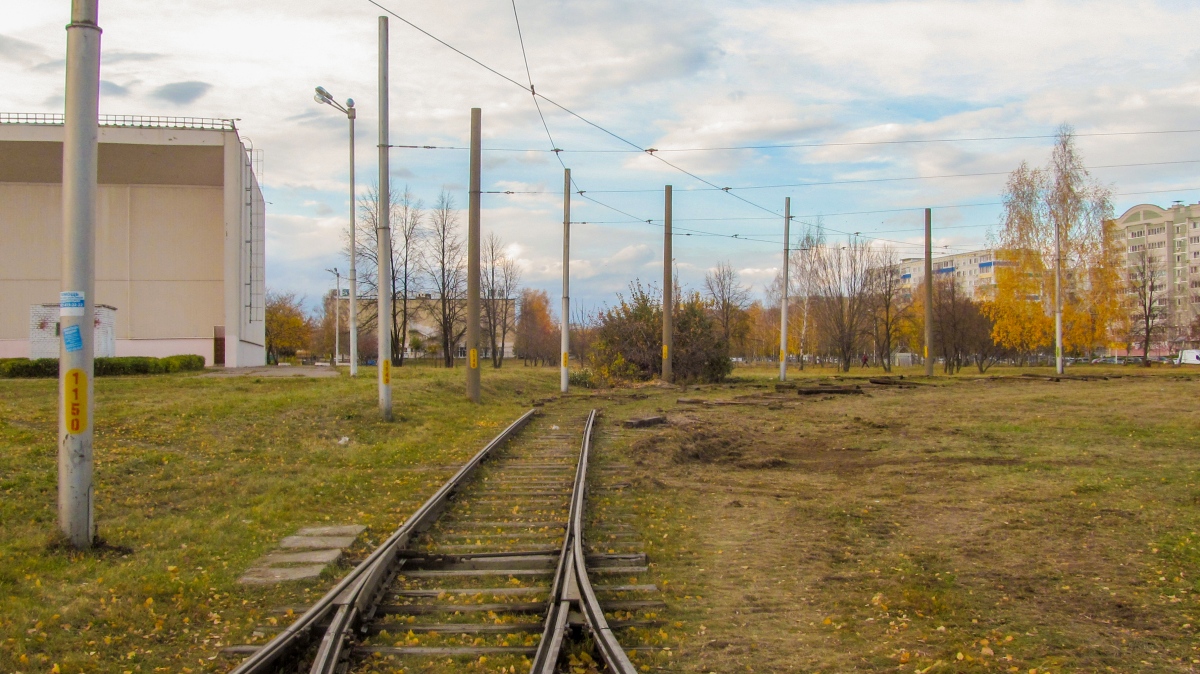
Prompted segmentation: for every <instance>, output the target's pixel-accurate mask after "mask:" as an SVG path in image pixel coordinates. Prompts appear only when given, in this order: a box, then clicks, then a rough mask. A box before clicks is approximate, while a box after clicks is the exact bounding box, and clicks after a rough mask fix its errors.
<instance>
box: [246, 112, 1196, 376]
mask: <svg viewBox="0 0 1200 674" xmlns="http://www.w3.org/2000/svg"><path fill="white" fill-rule="evenodd" d="M1111 197H1112V193H1111V190H1110V189H1109V188H1108V187H1106V186H1103V185H1100V184H1099V183H1098V182H1096V181H1095V180H1093V179H1092V177H1091V176H1090V175H1089V173H1088V171H1087V169H1086V168H1085V167H1084V164H1083V160H1082V157H1081V156H1080V155H1079V153H1078V151H1077V149H1076V147H1075V142H1074V137H1073V133H1072V130H1071V129H1070V127H1068V126H1065V125H1064V126H1063V127H1061V128H1060V129H1059V133H1058V136H1057V141H1056V143H1055V146H1054V150H1053V152H1052V155H1051V158H1050V161H1049V163H1048V164H1047V165H1046V166H1045V167H1031V166H1030V165H1028V164H1027V163H1025V162H1022V163H1021V164H1020V165H1019V166H1018V167H1017V169H1016V170H1014V171H1013V172H1012V173H1011V174H1010V175H1009V177H1008V181H1007V184H1006V187H1005V192H1004V195H1003V215H1002V219H1001V222H1000V223H999V227H998V230H997V232H996V233H995V234H994V235H992V236H991V237H990V238H991V239H992V240H991V241H990V242H989V244H990V247H991V250H992V253H993V260H992V261H993V263H994V269H995V272H994V283H993V284H992V285H991V286H989V287H982V288H977V292H976V293H975V296H971V293H969V292H968V290H967V289H966V288H965V287H964V285H963V283H962V277H959V276H957V275H955V274H953V273H948V274H937V273H935V274H934V278H932V279H924V280H922V281H921V282H920V283H917V284H911V283H908V282H907V280H906V279H904V278H902V277H901V272H900V268H901V267H900V265H901V260H900V259H899V257H898V255H897V253H896V251H895V250H894V249H893V248H891V247H890V246H887V245H879V244H878V243H876V242H873V241H871V240H869V239H866V238H861V237H855V236H851V237H847V238H845V239H836V240H835V239H830V238H829V237H828V236H827V233H826V232H825V231H824V229H823V227H822V225H821V222H820V220H819V219H818V220H817V222H816V223H815V224H814V225H812V226H810V227H808V228H807V229H806V230H805V231H803V232H802V236H801V239H800V241H799V243H798V245H797V246H796V247H795V249H793V250H792V252H791V257H790V260H789V265H790V269H789V275H788V283H789V287H788V289H787V290H788V292H787V293H786V295H787V298H788V303H789V304H788V344H787V357H788V358H789V360H792V361H794V362H796V363H797V366H798V367H800V368H804V367H810V366H819V367H827V366H828V367H837V368H839V369H841V370H843V371H848V370H850V368H852V367H853V366H855V365H856V364H862V363H863V362H864V361H865V362H868V363H871V364H875V365H879V366H882V367H883V368H884V369H885V370H887V371H891V369H892V367H893V366H894V365H895V364H896V357H897V355H898V354H903V353H908V354H914V355H916V356H918V357H919V356H921V355H923V354H925V353H926V346H927V345H926V344H925V325H924V322H925V307H924V301H925V299H924V298H925V288H924V283H932V284H933V307H932V309H933V311H932V315H933V325H932V337H933V339H932V342H931V343H930V344H928V354H929V357H932V358H936V359H937V360H938V361H939V362H940V363H941V367H942V369H943V371H945V372H948V373H953V372H957V371H959V370H960V369H962V368H963V367H975V368H977V369H978V370H979V371H980V372H984V371H986V370H987V369H988V368H989V367H991V366H992V365H993V364H995V363H997V362H1000V361H1011V362H1015V363H1021V364H1024V363H1030V362H1033V361H1036V360H1038V359H1039V358H1044V357H1046V356H1048V355H1050V354H1052V352H1053V348H1054V311H1055V298H1056V297H1059V296H1061V298H1062V315H1063V346H1064V354H1065V355H1068V356H1075V357H1083V358H1090V357H1094V356H1096V355H1099V354H1101V353H1104V352H1106V351H1108V350H1111V349H1114V348H1124V349H1125V351H1126V353H1131V352H1133V351H1134V350H1135V348H1140V350H1141V351H1142V353H1143V354H1148V353H1149V352H1150V350H1151V348H1152V345H1153V344H1154V343H1155V342H1156V340H1159V339H1161V338H1162V337H1163V335H1164V334H1166V330H1167V329H1168V328H1171V327H1179V326H1170V325H1169V316H1170V313H1169V311H1168V307H1167V306H1166V302H1165V287H1166V283H1167V279H1166V278H1165V276H1166V274H1165V272H1164V268H1165V265H1164V262H1165V260H1164V259H1162V256H1161V255H1160V256H1157V257H1156V256H1155V255H1154V254H1153V253H1152V252H1147V251H1138V252H1134V253H1128V252H1127V251H1126V247H1125V241H1124V234H1123V232H1122V231H1120V230H1119V229H1118V227H1117V224H1116V223H1115V222H1114V220H1113V213H1112V203H1111ZM377 204H378V193H377V192H375V191H371V192H368V193H367V194H366V195H364V197H363V198H362V199H361V200H360V203H359V218H358V222H357V224H356V226H357V228H358V229H357V244H358V245H357V250H356V251H355V253H356V254H357V256H358V257H357V263H358V269H359V272H358V273H359V284H360V294H361V295H362V296H366V297H370V296H374V295H375V293H376V291H377V288H376V279H377V274H376V271H375V270H376V269H377V266H376V265H377V260H376V259H375V250H376V245H375V243H376V232H377V231H378V230H377V223H378V218H377V213H378V208H377ZM390 208H391V224H392V233H393V235H392V276H391V286H392V293H393V296H394V297H395V298H396V300H395V302H394V303H393V309H392V311H393V325H394V328H393V330H392V332H391V335H390V336H389V338H390V339H391V340H392V353H393V354H394V355H393V362H394V364H395V365H402V364H403V362H404V349H403V348H401V347H402V345H405V344H407V345H408V346H409V347H410V348H412V349H413V350H415V351H422V352H424V353H426V354H436V355H438V357H440V358H441V359H442V362H443V364H445V365H446V366H448V367H449V366H453V364H454V352H455V351H456V349H457V347H458V345H459V344H460V342H461V340H462V338H463V336H464V335H465V332H466V325H465V313H466V302H465V299H466V266H465V264H466V263H465V245H464V242H463V237H462V233H461V231H460V228H459V222H458V211H457V209H456V206H455V204H454V200H453V198H452V197H451V196H450V195H449V194H448V193H445V192H443V193H442V194H441V195H440V196H439V197H438V199H437V201H436V202H435V203H434V205H433V206H432V207H430V208H426V207H425V206H424V204H423V203H422V202H421V201H420V200H419V199H416V198H415V197H413V195H412V194H411V193H409V192H408V191H407V190H405V191H403V192H402V193H400V194H399V195H397V196H396V197H394V202H393V203H392V204H391V205H390ZM347 248H348V247H347ZM504 251H505V247H504V244H503V242H502V241H500V240H499V239H498V238H497V237H496V236H495V235H494V234H493V235H491V236H489V237H487V238H486V240H485V243H484V246H483V255H482V258H483V259H482V261H481V278H482V283H481V286H482V295H483V297H482V300H483V301H482V307H483V317H482V322H483V325H482V326H481V328H482V331H481V334H482V335H483V336H484V339H485V342H486V345H485V346H487V347H490V349H489V351H490V353H491V354H492V360H493V363H492V364H493V366H494V367H501V366H502V364H503V357H504V353H505V349H506V346H507V344H508V340H509V339H510V338H511V339H512V340H513V352H514V353H515V355H516V356H517V357H518V358H519V359H520V360H521V361H522V363H523V364H524V365H557V363H558V362H559V359H560V357H561V355H560V353H559V348H560V346H559V320H558V318H557V317H556V316H555V315H554V311H553V309H552V304H551V298H550V297H549V295H548V294H547V293H546V292H545V291H541V290H535V289H529V288H525V289H522V288H520V285H519V284H520V276H521V275H520V269H519V267H518V265H517V264H516V262H515V261H514V260H512V259H510V258H509V257H507V256H506V255H505V252H504ZM347 254H348V253H347ZM1056 263H1057V264H1058V265H1060V266H1061V271H1060V272H1059V273H1058V274H1057V277H1058V279H1059V285H1058V289H1057V294H1056ZM678 285H679V284H678V280H676V286H678ZM763 290H764V291H765V292H763V293H762V296H760V297H755V293H754V292H753V291H752V289H751V288H750V287H748V286H746V285H745V284H744V283H742V281H741V280H740V279H739V277H738V274H737V272H736V270H734V269H733V267H732V266H731V265H730V264H729V263H721V264H718V265H717V266H716V267H715V268H714V269H712V270H710V271H709V273H708V274H707V275H706V277H705V279H704V283H703V287H702V288H699V289H688V288H681V287H676V288H675V292H674V293H673V297H674V298H675V299H674V302H675V304H674V306H673V307H672V311H673V316H674V322H675V334H674V351H673V352H672V353H673V355H672V366H673V371H674V373H675V376H676V378H677V379H679V380H681V381H716V380H720V379H722V378H723V377H725V376H726V375H728V374H729V372H730V371H731V370H732V364H733V361H734V360H745V361H756V360H769V361H776V362H777V361H778V358H779V356H780V353H779V351H780V344H779V335H780V316H781V311H780V308H781V303H782V301H783V297H784V295H785V294H784V292H783V275H782V273H779V274H777V276H776V278H775V280H774V281H773V282H772V283H770V284H769V285H768V286H767V287H766V288H764V289H763ZM661 297H662V293H661V289H660V288H658V287H655V286H654V285H648V286H646V285H643V284H642V283H641V282H639V281H634V282H633V283H631V284H630V285H629V287H628V289H627V291H626V292H624V293H620V294H618V296H617V298H616V301H615V303H614V304H613V305H611V306H608V307H605V308H603V309H600V310H595V311H586V310H581V309H578V308H577V309H575V310H574V313H573V315H572V316H571V317H570V319H571V320H570V331H571V339H570V344H571V359H572V361H573V362H574V363H575V364H576V365H577V366H579V371H578V372H577V373H576V374H574V375H572V376H573V377H574V378H576V379H577V380H578V382H577V383H581V384H584V385H589V384H601V383H614V382H619V381H628V380H638V379H650V378H653V377H656V376H658V375H659V374H660V373H661V371H662V359H663V356H662V332H661V331H662V318H663V313H662V312H663V308H662V302H661ZM295 303H296V298H295V297H294V296H287V295H283V296H281V295H278V294H273V295H272V297H270V298H269V300H268V307H267V308H268V312H267V313H268V319H267V320H268V325H267V332H268V342H269V343H273V344H275V347H273V348H274V350H275V351H276V352H278V353H282V354H286V353H287V349H288V348H290V349H291V350H292V352H293V353H294V352H295V351H296V350H297V348H304V347H302V346H298V345H301V344H302V343H304V344H306V345H307V346H308V347H309V348H313V349H314V350H316V351H321V349H325V350H326V351H331V343H332V341H333V340H332V323H333V319H332V311H331V309H330V307H329V304H330V302H328V301H327V302H326V307H325V308H324V311H323V312H320V314H319V315H317V316H312V317H308V319H307V320H308V321H309V324H308V325H307V328H305V327H304V326H303V320H302V319H303V318H304V317H303V312H301V311H298V310H295V308H294V307H293V308H288V307H289V306H290V305H291V304H295ZM273 306H274V307H275V310H274V311H272V307H273ZM364 308H365V311H364V310H360V314H359V325H360V335H362V337H361V338H360V347H359V353H360V355H363V356H364V357H366V356H369V355H370V354H374V353H375V342H374V341H373V339H374V324H375V323H376V320H375V310H374V303H369V304H368V305H364ZM282 309H287V310H286V311H283V310H282ZM416 315H420V316H422V317H424V319H425V320H426V322H428V323H431V324H432V325H433V328H434V329H433V334H432V335H430V336H428V337H429V338H428V339H425V338H423V337H421V336H418V335H417V334H416V333H415V332H413V331H412V330H410V327H411V322H412V317H413V316H416ZM272 316H274V319H275V320H274V321H273V318H272ZM343 316H344V314H343ZM344 320H345V319H344V317H343V321H344ZM343 325H344V323H343ZM1184 327H1185V328H1186V327H1187V326H1184ZM1191 327H1192V331H1193V333H1195V334H1194V335H1193V336H1194V337H1200V325H1196V326H1191ZM306 329H307V333H306V332H305V331H306ZM304 334H307V335H308V341H307V342H304V340H303V339H301V337H302V336H303V335H304ZM272 335H274V338H273V337H272ZM284 342H286V343H287V345H288V346H286V347H280V345H281V344H283V343H284ZM326 343H329V344H328V345H327V344H326Z"/></svg>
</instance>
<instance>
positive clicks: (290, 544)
mask: <svg viewBox="0 0 1200 674" xmlns="http://www.w3.org/2000/svg"><path fill="white" fill-rule="evenodd" d="M355 538H356V537H355V536H288V537H287V538H284V539H283V540H282V541H279V547H281V548H312V549H319V550H324V549H328V548H348V547H350V546H351V545H353V544H354V539H355Z"/></svg>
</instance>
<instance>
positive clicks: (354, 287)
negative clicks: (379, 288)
mask: <svg viewBox="0 0 1200 674" xmlns="http://www.w3.org/2000/svg"><path fill="white" fill-rule="evenodd" d="M346 116H347V117H349V118H350V376H351V377H357V376H358V272H357V271H355V267H354V259H355V258H357V257H358V245H357V244H356V243H355V240H354V239H355V231H354V230H355V229H356V227H355V224H356V222H355V212H354V207H355V206H356V205H357V204H356V202H355V199H356V196H355V194H354V118H355V117H357V116H358V111H357V110H355V109H354V101H348V102H347V106H346Z"/></svg>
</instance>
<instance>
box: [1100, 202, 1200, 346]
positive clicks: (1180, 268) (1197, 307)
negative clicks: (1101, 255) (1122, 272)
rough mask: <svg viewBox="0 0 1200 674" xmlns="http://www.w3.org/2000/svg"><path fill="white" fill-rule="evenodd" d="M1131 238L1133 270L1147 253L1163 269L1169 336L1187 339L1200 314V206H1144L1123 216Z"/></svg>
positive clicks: (1122, 223) (1129, 248)
mask: <svg viewBox="0 0 1200 674" xmlns="http://www.w3.org/2000/svg"><path fill="white" fill-rule="evenodd" d="M1117 226H1118V227H1119V228H1120V229H1121V231H1122V232H1123V233H1124V235H1125V245H1126V248H1125V251H1126V254H1127V257H1128V264H1129V267H1130V270H1131V271H1132V268H1133V266H1134V265H1135V264H1137V263H1138V262H1139V260H1140V257H1141V255H1140V254H1141V253H1142V252H1145V253H1146V256H1147V258H1148V261H1149V262H1150V263H1151V264H1153V265H1155V266H1157V267H1158V272H1157V273H1156V276H1157V274H1162V277H1163V285H1164V286H1165V287H1164V288H1163V290H1165V292H1164V294H1163V296H1162V299H1161V303H1160V304H1159V305H1158V306H1159V307H1160V309H1162V310H1163V312H1164V314H1165V315H1166V321H1165V323H1166V325H1167V334H1165V335H1163V336H1164V338H1166V339H1168V340H1169V341H1171V342H1173V343H1175V347H1178V346H1179V343H1181V342H1184V341H1186V337H1187V333H1188V328H1189V326H1190V325H1191V324H1192V321H1194V320H1195V319H1196V316H1197V315H1200V203H1196V204H1191V205H1184V204H1183V203H1182V202H1176V203H1175V205H1173V206H1171V207H1170V208H1161V207H1159V206H1154V205H1152V204H1139V205H1137V206H1134V207H1133V208H1130V209H1129V210H1127V211H1125V212H1124V213H1123V214H1121V216H1120V217H1119V218H1117Z"/></svg>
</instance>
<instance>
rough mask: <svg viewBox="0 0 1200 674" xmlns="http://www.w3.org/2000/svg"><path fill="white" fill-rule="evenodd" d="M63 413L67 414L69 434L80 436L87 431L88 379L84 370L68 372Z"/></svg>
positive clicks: (64, 390)
mask: <svg viewBox="0 0 1200 674" xmlns="http://www.w3.org/2000/svg"><path fill="white" fill-rule="evenodd" d="M63 411H64V412H65V413H66V418H67V419H66V421H67V432H68V433H70V434H71V435H78V434H80V433H83V432H84V431H86V430H87V426H88V379H87V373H86V372H84V371H83V370H80V369H73V370H67V377H66V386H64V387H63Z"/></svg>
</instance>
